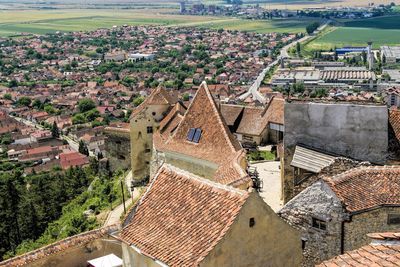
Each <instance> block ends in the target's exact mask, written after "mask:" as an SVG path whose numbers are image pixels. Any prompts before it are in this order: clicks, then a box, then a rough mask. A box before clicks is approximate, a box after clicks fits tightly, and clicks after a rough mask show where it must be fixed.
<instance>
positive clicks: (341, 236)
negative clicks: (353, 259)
mask: <svg viewBox="0 0 400 267" xmlns="http://www.w3.org/2000/svg"><path fill="white" fill-rule="evenodd" d="M346 222H351V215H348V217H347V218H343V220H342V224H341V233H340V254H343V253H344V228H345V223H346Z"/></svg>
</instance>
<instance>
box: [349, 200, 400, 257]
mask: <svg viewBox="0 0 400 267" xmlns="http://www.w3.org/2000/svg"><path fill="white" fill-rule="evenodd" d="M388 214H400V207H381V208H378V209H375V210H371V211H367V212H363V213H360V214H357V215H353V216H351V221H350V222H349V223H346V224H345V228H344V229H345V231H344V240H345V242H344V250H345V251H349V250H354V249H358V248H360V247H362V246H364V245H367V244H368V243H369V241H370V240H369V239H368V237H367V234H369V233H378V232H379V233H380V232H388V231H392V230H398V229H399V228H400V225H399V224H392V225H388V223H387V220H388Z"/></svg>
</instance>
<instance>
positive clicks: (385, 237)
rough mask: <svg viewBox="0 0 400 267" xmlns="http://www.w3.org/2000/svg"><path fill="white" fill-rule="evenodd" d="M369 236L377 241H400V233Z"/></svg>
mask: <svg viewBox="0 0 400 267" xmlns="http://www.w3.org/2000/svg"><path fill="white" fill-rule="evenodd" d="M367 236H368V237H370V238H372V239H376V240H400V232H398V233H397V232H385V233H371V234H367Z"/></svg>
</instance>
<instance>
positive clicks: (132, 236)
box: [120, 165, 249, 266]
mask: <svg viewBox="0 0 400 267" xmlns="http://www.w3.org/2000/svg"><path fill="white" fill-rule="evenodd" d="M248 196H249V193H248V192H246V191H243V190H237V189H234V188H232V187H227V186H224V185H221V184H218V183H214V182H211V181H209V180H206V179H203V178H200V177H197V176H194V175H193V174H190V173H188V172H184V171H182V170H179V169H176V168H174V167H172V166H168V165H164V166H163V167H161V169H160V170H159V172H158V173H157V174H156V176H155V178H154V179H153V181H152V183H151V184H150V186H149V188H148V190H147V192H146V193H145V194H144V196H143V197H142V198H141V200H140V202H139V204H138V206H137V208H136V210H135V213H134V215H133V218H132V220H131V221H130V223H129V224H128V225H127V226H126V227H124V228H123V229H122V231H121V233H120V238H121V240H122V241H123V242H126V243H128V244H129V245H133V246H134V247H136V248H138V249H139V250H140V251H141V253H142V254H144V255H147V256H150V257H152V258H155V259H157V260H159V261H161V262H163V263H165V264H167V265H168V266H197V265H199V263H200V262H201V261H202V260H203V259H204V258H205V257H206V256H207V254H208V253H209V252H210V251H211V250H212V249H213V248H214V247H215V246H216V244H217V243H218V242H219V241H220V240H221V238H223V236H224V235H225V234H226V232H227V231H228V230H229V228H230V226H231V225H232V223H233V222H234V220H235V218H236V217H237V215H238V214H239V212H240V210H241V208H242V206H243V204H244V203H245V202H246V199H247V198H248Z"/></svg>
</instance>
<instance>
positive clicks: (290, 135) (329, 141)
mask: <svg viewBox="0 0 400 267" xmlns="http://www.w3.org/2000/svg"><path fill="white" fill-rule="evenodd" d="M284 114H285V136H284V141H283V143H284V177H283V180H284V182H283V185H284V188H283V193H284V201H285V202H287V201H288V200H290V198H291V197H292V193H293V186H294V183H293V168H292V167H291V166H290V163H291V161H292V158H293V153H294V148H295V146H296V145H297V144H305V145H307V146H310V147H313V148H316V149H320V150H323V151H326V152H330V153H334V154H337V155H342V156H345V157H349V158H353V159H356V160H361V161H370V162H374V163H383V162H385V160H386V158H387V149H388V111H387V107H385V106H378V105H356V104H347V103H309V102H293V103H285V112H284Z"/></svg>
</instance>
